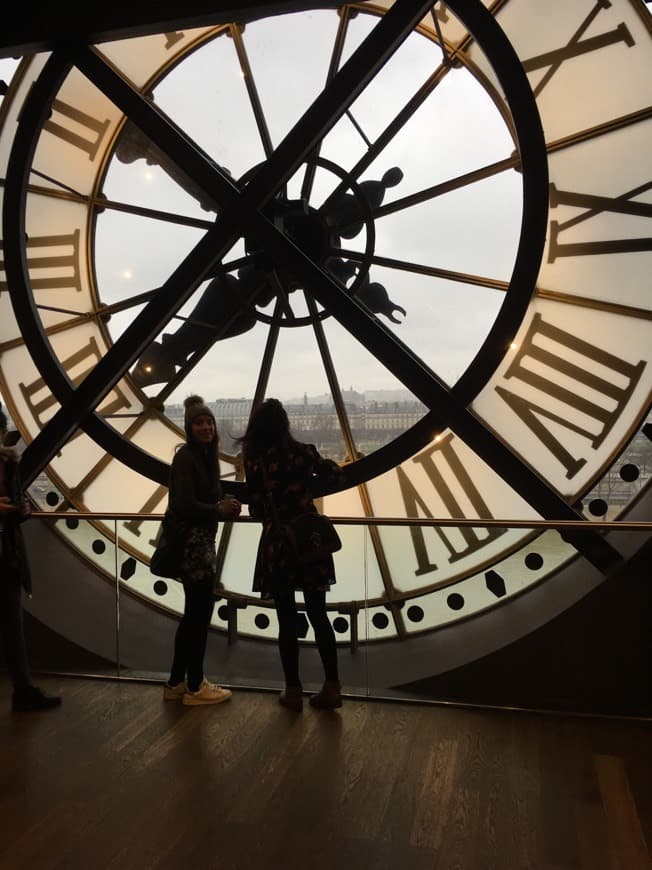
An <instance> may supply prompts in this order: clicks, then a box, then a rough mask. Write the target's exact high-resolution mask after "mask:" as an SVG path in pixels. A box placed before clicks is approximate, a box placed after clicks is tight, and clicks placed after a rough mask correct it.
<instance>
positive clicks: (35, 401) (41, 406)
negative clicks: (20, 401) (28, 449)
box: [19, 336, 129, 437]
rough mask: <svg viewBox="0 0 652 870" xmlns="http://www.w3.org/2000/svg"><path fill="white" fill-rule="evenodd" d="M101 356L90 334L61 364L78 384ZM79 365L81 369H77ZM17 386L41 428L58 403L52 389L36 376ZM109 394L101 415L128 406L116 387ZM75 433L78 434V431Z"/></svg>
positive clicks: (75, 383)
mask: <svg viewBox="0 0 652 870" xmlns="http://www.w3.org/2000/svg"><path fill="white" fill-rule="evenodd" d="M101 358H102V354H101V353H100V349H99V347H98V344H97V341H96V339H95V337H94V336H92V337H91V338H90V339H89V340H88V343H87V344H86V345H84V346H83V347H81V348H79V350H77V351H75V353H73V354H71V355H70V356H69V357H68V358H67V359H65V360H63V361H62V364H63V366H64V368H65V369H66V371H67V372H68V375H69V376H70V379H71V381H72V382H73V384H74V385H75V386H78V385H79V384H80V383H81V382H82V381H83V380H84V378H85V377H86V375H88V374H89V373H90V372H91V371H92V370H93V368H94V367H95V366H96V365H97V363H98V362H99V361H100V359H101ZM80 367H81V371H79V369H80ZM73 371H77V374H73ZM19 386H20V391H21V393H22V395H23V398H24V399H25V402H26V403H27V405H28V407H29V409H30V411H31V412H32V415H33V417H34V420H35V421H36V423H37V424H38V426H39V428H42V427H43V426H44V425H45V423H46V420H47V417H48V416H49V414H48V412H49V411H51V410H52V408H53V407H54V406H55V405H57V404H58V402H57V399H56V398H55V396H53V395H52V391H51V390H50V388H49V387H48V386H47V384H46V383H45V380H44V379H43V378H37V379H36V380H35V381H32V383H31V384H24V383H22V382H21V383H20V384H19ZM109 395H110V396H112V398H111V401H110V402H109V403H108V404H107V405H105V406H103V408H102V415H103V416H109V415H111V414H116V413H117V412H118V411H119V410H120V409H122V408H127V407H128V406H129V400H128V398H127V397H126V396H125V395H124V393H123V392H122V391H121V390H120V389H119V388H118V387H114V389H113V390H112V392H111V393H110V394H109ZM76 434H77V435H78V434H79V431H78V432H77V433H76ZM73 437H76V436H73Z"/></svg>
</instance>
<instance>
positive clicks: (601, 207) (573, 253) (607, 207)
mask: <svg viewBox="0 0 652 870" xmlns="http://www.w3.org/2000/svg"><path fill="white" fill-rule="evenodd" d="M650 188H652V181H648V182H646V183H645V184H642V185H640V186H639V187H636V188H634V189H633V190H630V191H628V192H627V193H624V194H621V196H615V197H610V196H596V195H594V194H589V193H578V192H573V191H569V190H558V189H557V187H556V186H555V185H554V184H551V185H550V208H557V207H558V206H560V205H568V206H571V207H573V208H584V209H586V211H585V212H584V213H583V214H580V215H577V216H575V217H573V218H570V219H569V220H567V221H563V222H560V221H550V246H549V249H548V262H549V263H554V262H555V260H556V259H557V257H586V256H595V255H596V254H622V253H628V252H631V251H652V237H649V236H648V237H647V238H645V237H638V238H632V239H606V240H604V241H594V242H575V243H563V244H562V243H560V242H559V237H560V235H561V233H563V232H566V231H567V230H569V229H571V227H574V226H576V225H577V224H579V223H582V222H583V221H586V220H589V219H590V218H592V217H595V216H596V215H600V214H602V213H603V212H614V213H616V214H628V215H632V217H645V218H652V203H648V202H638V201H636V200H633V197H635V196H640V195H641V194H643V193H647V192H648V191H649V190H650Z"/></svg>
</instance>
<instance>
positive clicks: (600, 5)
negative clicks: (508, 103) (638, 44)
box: [523, 0, 635, 97]
mask: <svg viewBox="0 0 652 870" xmlns="http://www.w3.org/2000/svg"><path fill="white" fill-rule="evenodd" d="M610 6H611V3H610V2H609V0H597V2H596V4H595V6H594V7H593V9H592V10H591V11H590V12H589V14H588V15H587V16H586V18H585V19H584V21H583V22H582V24H581V25H580V26H579V27H578V29H577V30H576V31H575V33H574V34H573V35H572V36H571V38H570V40H569V41H568V42H567V43H566V45H562V46H561V47H560V48H556V49H553V50H552V51H546V52H544V53H543V54H538V55H535V56H534V57H530V58H528V59H527V60H525V61H523V69H524V70H525V71H526V72H528V73H529V72H533V71H534V70H538V69H544V68H546V67H547V68H548V70H547V72H546V73H545V75H544V76H543V78H542V79H541V81H540V82H539V83H538V84H537V86H536V87H535V88H533V93H534V96H535V97H538V96H539V94H540V93H541V91H542V90H543V89H544V88H545V86H546V85H547V84H548V82H549V81H550V80H551V79H552V77H553V76H554V75H555V73H557V72H558V71H559V69H560V67H561V65H562V64H563V63H564V62H565V61H567V60H570V59H571V58H573V57H578V56H579V55H582V54H588V53H590V52H592V51H599V50H600V49H601V48H605V47H606V46H608V45H614V44H615V43H617V42H623V43H624V44H625V45H626V46H628V47H629V48H631V47H632V46H633V45H635V42H634V39H633V37H632V35H631V33H630V32H629V30H628V29H627V27H626V26H625V25H624V24H623V23H620V24H618V25H617V26H616V27H614V28H613V30H607V31H605V32H604V33H599V34H597V35H595V36H591V37H589V38H588V39H582V36H583V35H584V33H586V31H587V29H588V28H589V26H590V25H591V24H592V23H593V21H594V20H595V19H596V17H597V16H598V15H599V13H600V12H601V11H602V10H603V9H609V8H610Z"/></svg>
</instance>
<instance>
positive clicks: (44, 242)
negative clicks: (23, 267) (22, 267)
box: [0, 230, 82, 293]
mask: <svg viewBox="0 0 652 870" xmlns="http://www.w3.org/2000/svg"><path fill="white" fill-rule="evenodd" d="M1 251H2V243H1V242H0V253H1ZM26 254H27V268H28V270H29V274H30V282H31V285H32V289H33V290H64V289H66V290H67V289H73V290H76V291H77V292H78V293H79V292H81V289H82V288H81V268H80V259H79V230H74V231H73V232H72V233H68V234H66V235H59V236H38V237H36V238H33V239H28V240H27V242H26ZM0 270H2V272H3V273H4V258H3V257H2V256H0ZM5 290H7V281H6V278H3V279H2V280H0V293H1V292H3V291H5Z"/></svg>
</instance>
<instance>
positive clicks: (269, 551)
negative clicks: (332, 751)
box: [238, 399, 343, 712]
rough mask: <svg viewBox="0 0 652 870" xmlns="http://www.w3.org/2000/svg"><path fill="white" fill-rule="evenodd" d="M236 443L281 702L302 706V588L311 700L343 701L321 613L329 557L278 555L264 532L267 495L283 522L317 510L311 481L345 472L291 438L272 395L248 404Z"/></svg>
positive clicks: (326, 704) (330, 579) (269, 521)
mask: <svg viewBox="0 0 652 870" xmlns="http://www.w3.org/2000/svg"><path fill="white" fill-rule="evenodd" d="M238 441H239V443H240V444H241V445H242V454H243V461H244V469H245V475H246V483H247V494H248V499H249V513H250V514H251V516H253V517H255V518H256V519H258V520H260V521H261V522H262V524H263V532H262V535H261V538H260V542H259V545H258V552H257V558H256V568H255V571H254V582H253V589H254V591H256V592H259V593H260V594H261V596H262V597H263V598H271V599H273V600H274V605H275V608H276V614H277V616H278V626H279V634H278V646H279V653H280V657H281V664H282V666H283V673H284V675H285V689H284V690H283V691H282V692H281V695H280V697H279V701H280V703H281V704H282V705H283V706H284V707H287V708H289V709H291V710H295V711H297V712H299V711H300V710H301V709H302V706H303V687H302V684H301V680H300V679H299V641H298V636H297V625H298V614H297V604H296V597H295V593H296V591H297V590H300V591H301V592H302V593H303V598H304V601H305V605H306V613H307V615H308V619H309V620H310V624H311V625H312V627H313V630H314V633H315V641H316V643H317V648H318V650H319V654H320V657H321V660H322V664H323V667H324V678H325V679H324V685H323V687H322V689H321V691H320V692H319V693H318V694H316V695H313V697H312V698H311V699H310V703H311V704H312V706H313V707H318V708H322V709H329V710H332V709H334V708H335V707H340V706H341V704H342V696H341V687H340V682H339V675H338V662H337V645H336V642H335V634H334V632H333V627H332V625H331V623H330V620H329V618H328V613H327V610H326V592H327V591H328V589H330V587H331V586H332V585H333V584H334V583H335V566H334V563H333V558H332V556H328V557H326V558H324V559H322V560H319V561H317V562H314V563H312V564H310V565H301V566H299V565H297V564H295V563H293V562H292V561H291V560H289V559H288V558H287V555H286V554H285V553H284V552H279V551H278V550H277V549H276V548H275V547H274V546H273V544H271V543H270V542H269V538H268V535H269V532H270V531H271V530H272V525H273V510H272V505H271V504H270V493H271V494H272V497H273V499H274V505H275V506H276V513H277V515H278V517H279V520H280V522H282V523H284V522H287V521H289V520H291V519H292V517H294V516H297V515H299V514H303V513H307V512H309V511H314V512H317V508H316V507H315V504H314V501H313V497H312V493H311V484H312V483H313V482H314V481H315V480H316V479H321V480H323V481H326V482H327V486H329V487H330V488H334V487H335V486H337V485H338V484H340V483H341V482H342V481H343V471H342V469H341V468H340V467H339V466H338V465H337V463H336V462H333V460H331V459H325V458H324V457H322V456H321V455H320V454H319V452H318V451H317V449H316V448H315V447H314V445H312V444H303V443H302V442H300V441H297V440H296V439H295V438H294V437H293V436H292V434H291V433H290V424H289V420H288V416H287V413H286V411H285V408H284V407H283V405H282V404H281V403H280V402H279V401H278V399H267V400H266V401H264V402H263V403H262V404H260V405H258V406H257V407H256V408H255V409H254V411H253V413H252V415H251V418H250V420H249V425H248V426H247V430H246V432H245V434H244V435H243V436H242V437H241V438H240V439H238Z"/></svg>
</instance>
